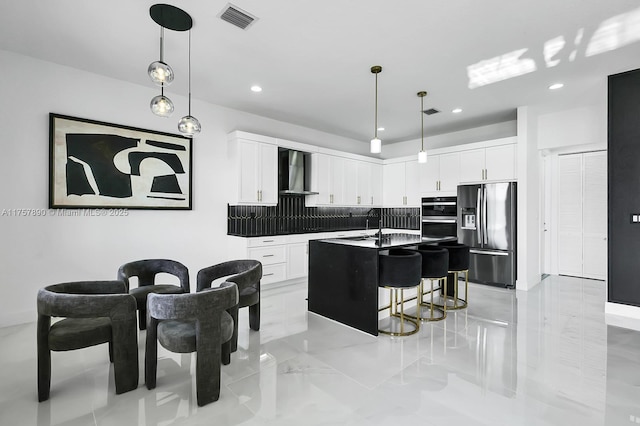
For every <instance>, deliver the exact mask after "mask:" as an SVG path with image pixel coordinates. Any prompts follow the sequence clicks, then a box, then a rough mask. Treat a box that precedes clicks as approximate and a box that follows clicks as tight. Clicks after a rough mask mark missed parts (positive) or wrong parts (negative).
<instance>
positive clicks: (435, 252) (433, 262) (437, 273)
mask: <svg viewBox="0 0 640 426" xmlns="http://www.w3.org/2000/svg"><path fill="white" fill-rule="evenodd" d="M417 250H418V253H420V254H421V255H422V278H441V277H446V276H447V272H448V271H449V251H448V250H447V249H446V248H444V247H438V246H432V245H428V244H420V245H419V246H418V247H417Z"/></svg>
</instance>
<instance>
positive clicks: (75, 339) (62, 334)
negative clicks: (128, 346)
mask: <svg viewBox="0 0 640 426" xmlns="http://www.w3.org/2000/svg"><path fill="white" fill-rule="evenodd" d="M110 340H111V320H110V319H109V318H106V317H100V318H66V319H63V320H61V321H58V322H56V323H54V324H52V325H51V328H50V329H49V348H50V349H51V350H52V351H70V350H75V349H80V348H86V347H88V346H95V345H100V344H102V343H107V342H109V341H110Z"/></svg>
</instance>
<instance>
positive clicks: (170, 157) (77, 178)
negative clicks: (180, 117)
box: [49, 113, 192, 210]
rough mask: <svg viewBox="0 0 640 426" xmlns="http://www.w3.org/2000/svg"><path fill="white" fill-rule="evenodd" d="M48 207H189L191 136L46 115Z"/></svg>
mask: <svg viewBox="0 0 640 426" xmlns="http://www.w3.org/2000/svg"><path fill="white" fill-rule="evenodd" d="M49 139H50V157H51V158H50V160H51V163H50V176H49V180H50V182H49V185H50V186H49V207H51V208H86V207H92V208H113V207H117V208H137V209H187V210H189V209H191V143H192V140H191V138H187V137H184V136H180V135H174V134H170V133H161V132H155V131H152V130H144V129H138V128H134V127H127V126H120V125H117V124H110V123H103V122H99V121H93V120H86V119H81V118H75V117H68V116H64V115H58V114H53V113H51V114H49Z"/></svg>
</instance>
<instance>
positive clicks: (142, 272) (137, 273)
mask: <svg viewBox="0 0 640 426" xmlns="http://www.w3.org/2000/svg"><path fill="white" fill-rule="evenodd" d="M161 272H164V273H167V274H171V275H174V276H176V277H177V278H178V279H179V280H180V287H182V290H183V291H184V292H185V293H189V292H190V291H191V290H190V285H189V269H188V268H187V267H186V266H184V265H183V264H182V263H180V262H177V261H175V260H170V259H143V260H136V261H133V262H128V263H125V264H124V265H122V266H120V268H119V269H118V279H119V280H121V281H123V282H124V283H125V285H126V286H127V291H129V278H131V277H137V278H138V286H139V287H143V286H147V285H154V284H155V278H156V275H157V274H159V273H161Z"/></svg>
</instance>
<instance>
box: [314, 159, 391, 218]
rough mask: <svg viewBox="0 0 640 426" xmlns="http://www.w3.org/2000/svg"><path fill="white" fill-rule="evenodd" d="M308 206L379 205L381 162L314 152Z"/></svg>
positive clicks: (380, 201)
mask: <svg viewBox="0 0 640 426" xmlns="http://www.w3.org/2000/svg"><path fill="white" fill-rule="evenodd" d="M311 173H312V183H311V189H312V190H313V191H315V192H318V194H317V195H313V196H310V197H308V198H307V203H306V204H307V205H308V206H325V205H331V206H336V207H338V206H373V205H381V204H382V200H381V198H382V197H381V194H382V166H381V165H378V164H374V163H369V162H366V161H360V160H354V159H351V158H344V157H338V156H333V155H328V154H321V153H317V154H313V157H312V169H311Z"/></svg>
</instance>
